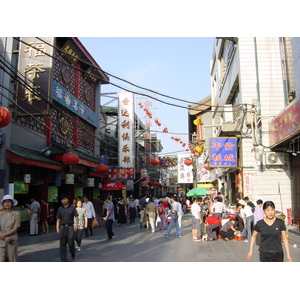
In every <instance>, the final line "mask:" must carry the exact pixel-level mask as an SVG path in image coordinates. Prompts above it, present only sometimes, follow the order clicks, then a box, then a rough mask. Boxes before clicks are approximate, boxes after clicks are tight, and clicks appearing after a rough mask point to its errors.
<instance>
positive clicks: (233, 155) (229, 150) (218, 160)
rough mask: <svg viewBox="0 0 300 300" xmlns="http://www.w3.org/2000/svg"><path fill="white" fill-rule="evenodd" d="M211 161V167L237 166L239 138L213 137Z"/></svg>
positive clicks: (211, 140)
mask: <svg viewBox="0 0 300 300" xmlns="http://www.w3.org/2000/svg"><path fill="white" fill-rule="evenodd" d="M209 162H210V166H211V167H223V168H229V167H237V139H236V138H232V137H222V138H211V139H210V155H209Z"/></svg>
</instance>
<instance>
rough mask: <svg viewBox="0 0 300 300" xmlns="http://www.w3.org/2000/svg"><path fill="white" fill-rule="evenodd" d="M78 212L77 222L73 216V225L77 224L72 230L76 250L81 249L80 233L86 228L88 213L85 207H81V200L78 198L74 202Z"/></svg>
mask: <svg viewBox="0 0 300 300" xmlns="http://www.w3.org/2000/svg"><path fill="white" fill-rule="evenodd" d="M76 210H77V212H78V224H76V220H75V218H74V226H76V225H78V230H77V231H74V240H75V242H76V244H77V250H78V251H81V242H82V235H83V231H84V229H85V228H88V215H87V211H86V209H85V208H83V207H82V201H81V200H78V201H77V204H76Z"/></svg>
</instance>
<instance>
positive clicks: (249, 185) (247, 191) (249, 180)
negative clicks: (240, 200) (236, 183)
mask: <svg viewBox="0 0 300 300" xmlns="http://www.w3.org/2000/svg"><path fill="white" fill-rule="evenodd" d="M243 175H244V179H243V182H244V189H243V190H244V196H247V195H251V194H252V193H253V178H254V176H256V175H257V173H256V172H247V171H246V172H243Z"/></svg>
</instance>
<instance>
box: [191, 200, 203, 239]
mask: <svg viewBox="0 0 300 300" xmlns="http://www.w3.org/2000/svg"><path fill="white" fill-rule="evenodd" d="M200 202H201V200H200V198H196V199H195V201H194V202H193V204H192V206H191V213H192V236H193V241H200V240H201V239H200V238H199V235H200V229H201V228H200V224H201V223H202V220H201V213H200V212H201V208H200Z"/></svg>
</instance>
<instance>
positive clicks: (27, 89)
mask: <svg viewBox="0 0 300 300" xmlns="http://www.w3.org/2000/svg"><path fill="white" fill-rule="evenodd" d="M1 41H2V43H3V44H5V45H6V48H5V51H4V53H5V56H6V58H3V57H1V58H2V60H5V61H4V63H5V64H6V71H7V72H6V73H5V74H9V80H10V82H13V86H12V87H11V89H10V93H9V94H8V97H7V98H6V99H3V97H2V100H3V103H4V100H5V103H6V104H7V107H10V109H11V114H12V121H11V124H10V125H9V126H8V127H9V128H8V129H7V130H9V132H7V135H6V139H5V143H3V144H2V146H1V156H2V158H3V157H5V162H3V169H5V183H4V190H5V193H8V192H13V193H14V195H15V198H16V199H17V200H18V201H19V203H20V205H22V206H23V205H25V204H26V203H29V198H30V197H31V196H33V195H34V196H37V197H38V199H40V198H45V199H46V200H48V201H49V203H53V205H55V204H56V203H57V201H58V197H59V196H60V195H61V194H62V193H67V194H68V195H69V199H70V200H73V199H74V197H76V196H77V195H82V194H83V193H87V194H88V195H89V198H90V199H91V200H92V199H93V198H95V195H97V194H99V187H101V185H99V184H101V182H102V179H101V177H102V176H103V175H101V174H99V173H97V172H96V168H97V166H99V164H100V163H101V157H100V144H101V137H100V135H99V130H98V128H99V111H100V94H101V85H102V84H107V83H109V79H108V77H107V76H106V75H105V73H104V72H102V71H101V68H100V67H99V65H98V64H97V63H96V62H95V60H94V59H93V57H92V56H91V55H90V54H89V53H88V51H87V50H86V49H85V48H84V46H83V45H82V44H81V42H80V41H79V40H78V39H77V38H68V37H57V38H45V37H41V38H23V37H21V38H13V39H10V38H2V39H1ZM8 46H9V47H8ZM2 47H3V46H2ZM0 49H1V48H0ZM7 82H8V81H7ZM68 152H72V153H74V154H76V155H77V156H78V163H77V164H76V165H73V164H70V165H68V163H67V164H65V163H63V161H62V157H63V155H64V154H66V153H68Z"/></svg>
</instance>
